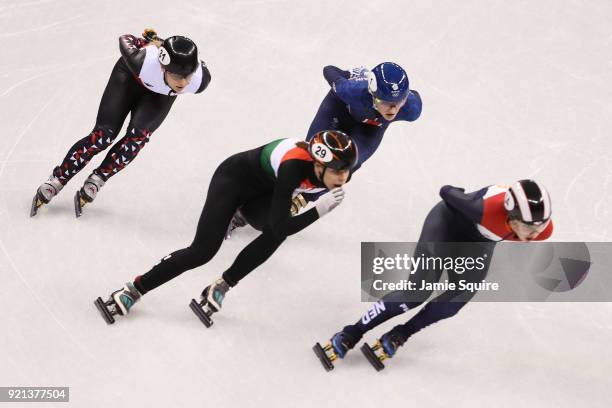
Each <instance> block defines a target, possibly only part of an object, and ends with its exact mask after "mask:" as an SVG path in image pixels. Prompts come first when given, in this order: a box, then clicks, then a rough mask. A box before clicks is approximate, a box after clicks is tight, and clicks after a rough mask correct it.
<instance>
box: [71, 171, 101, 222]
mask: <svg viewBox="0 0 612 408" xmlns="http://www.w3.org/2000/svg"><path fill="white" fill-rule="evenodd" d="M104 184H105V182H104V180H102V177H100V176H98V175H97V174H95V173H92V174H90V176H89V177H87V180H85V183H84V184H83V187H81V189H80V190H78V191H77V192H76V194H75V195H74V214H75V215H76V217H77V218H79V217H80V216H81V215H83V207H85V205H86V204H87V203H91V202H92V201H93V200H95V199H96V196H97V195H98V191H100V189H101V188H102V186H103V185H104Z"/></svg>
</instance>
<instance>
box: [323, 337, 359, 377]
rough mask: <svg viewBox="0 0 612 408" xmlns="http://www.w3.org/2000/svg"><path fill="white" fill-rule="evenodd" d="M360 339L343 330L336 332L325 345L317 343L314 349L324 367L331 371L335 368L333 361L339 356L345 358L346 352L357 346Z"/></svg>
mask: <svg viewBox="0 0 612 408" xmlns="http://www.w3.org/2000/svg"><path fill="white" fill-rule="evenodd" d="M358 341H359V339H355V338H354V337H353V336H351V335H350V334H348V333H346V332H344V331H341V332H338V333H336V334H334V335H333V336H332V338H331V340H330V341H329V342H328V343H327V344H326V345H325V346H324V347H321V344H319V343H317V344H315V345H314V346H313V347H312V350H313V351H314V352H315V354H316V355H317V357H318V358H319V361H321V364H323V368H325V370H326V371H331V370H333V369H334V364H333V362H334V361H335V360H337V359H338V358H344V356H346V353H348V351H349V350H351V349H352V348H353V347H355V344H357V342H358Z"/></svg>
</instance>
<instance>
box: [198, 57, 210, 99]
mask: <svg viewBox="0 0 612 408" xmlns="http://www.w3.org/2000/svg"><path fill="white" fill-rule="evenodd" d="M200 65H201V66H202V83H201V84H200V87H199V88H198V90H197V91H195V93H197V94H198V93H200V92H202V91H203V90H205V89H206V87H207V86H208V84H209V83H210V79H211V77H210V71H209V70H208V67H207V66H206V63H205V62H204V61H200Z"/></svg>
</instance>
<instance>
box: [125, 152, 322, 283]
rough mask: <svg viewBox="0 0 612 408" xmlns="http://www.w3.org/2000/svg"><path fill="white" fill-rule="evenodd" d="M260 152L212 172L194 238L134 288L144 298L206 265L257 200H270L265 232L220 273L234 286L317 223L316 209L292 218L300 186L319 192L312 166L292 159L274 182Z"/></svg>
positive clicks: (233, 159) (237, 158)
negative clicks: (239, 213) (242, 211)
mask: <svg viewBox="0 0 612 408" xmlns="http://www.w3.org/2000/svg"><path fill="white" fill-rule="evenodd" d="M262 149H263V146H262V147H259V148H256V149H253V150H249V151H246V152H242V153H238V154H235V155H233V156H231V157H230V158H228V159H226V160H225V161H224V162H222V163H221V164H220V165H219V167H218V168H217V170H216V171H215V173H214V175H213V177H212V180H211V182H210V186H209V188H208V194H207V196H206V203H205V204H204V209H203V210H202V215H201V216H200V220H199V222H198V227H197V230H196V234H195V238H194V239H193V242H192V243H191V245H189V246H188V247H187V248H183V249H180V250H178V251H175V252H173V253H171V254H170V255H168V256H166V257H164V258H163V259H162V260H161V262H160V263H158V264H157V265H155V266H154V267H153V268H152V269H151V270H150V271H149V272H147V273H145V274H144V275H142V276H139V277H137V278H136V280H135V281H134V285H135V286H136V288H137V289H138V290H139V291H140V292H141V293H143V294H144V293H146V292H148V291H150V290H152V289H155V288H156V287H158V286H160V285H162V284H164V283H166V282H168V281H169V280H171V279H173V278H175V277H177V276H178V275H180V274H181V273H183V272H185V271H187V270H189V269H193V268H196V267H198V266H201V265H204V264H205V263H207V262H208V261H210V260H211V259H212V258H213V257H214V256H215V254H216V253H217V251H218V250H219V248H220V247H221V244H222V243H223V239H224V237H225V232H226V230H227V226H228V224H229V222H230V220H231V219H232V217H233V215H234V213H235V211H236V210H237V209H238V208H239V207H240V206H242V205H245V204H247V203H249V202H252V201H256V200H258V199H260V198H261V197H270V196H271V201H270V206H269V210H268V213H267V216H266V218H265V224H264V225H263V232H262V233H261V234H260V235H259V236H258V237H257V238H256V239H255V240H253V241H252V242H251V243H250V244H248V245H247V246H246V247H245V248H244V249H243V250H242V251H241V252H240V253H239V254H238V256H237V257H236V260H235V261H234V263H233V264H232V265H231V266H230V267H229V268H228V269H227V270H226V271H225V272H224V273H223V279H224V280H225V281H226V282H227V283H228V284H229V285H230V286H234V285H236V284H237V283H238V282H239V281H240V280H241V279H242V278H244V277H245V276H246V275H248V274H249V273H250V272H251V271H252V270H254V269H255V268H257V267H258V266H259V265H261V264H262V263H264V262H265V261H266V260H267V259H268V258H269V257H270V256H271V255H272V254H273V253H274V252H275V251H276V249H277V248H278V247H279V246H280V245H281V244H282V242H283V241H284V240H285V238H286V237H287V236H289V235H292V234H295V233H296V232H298V231H300V230H302V229H304V228H306V227H307V226H308V225H310V224H312V223H313V222H315V221H316V220H317V219H318V218H319V214H318V212H317V210H316V208H312V209H310V210H308V211H305V212H303V213H302V214H300V215H297V216H294V217H292V216H291V213H290V208H291V203H292V198H293V192H294V190H295V189H296V188H298V187H299V186H300V185H301V184H302V182H303V181H304V180H308V181H309V182H310V183H311V184H312V185H315V186H319V187H323V185H322V184H321V182H320V181H319V180H318V178H317V177H316V175H315V174H314V165H313V162H312V161H308V160H302V159H290V160H287V161H285V162H283V163H282V164H281V165H280V167H279V169H278V175H277V177H276V178H273V177H271V176H270V175H269V174H268V173H266V172H265V171H264V169H263V168H262V165H261V154H262Z"/></svg>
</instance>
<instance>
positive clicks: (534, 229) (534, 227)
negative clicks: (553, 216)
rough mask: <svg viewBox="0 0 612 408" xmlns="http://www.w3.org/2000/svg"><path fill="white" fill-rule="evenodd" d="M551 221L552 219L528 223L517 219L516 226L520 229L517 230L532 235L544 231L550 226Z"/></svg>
mask: <svg viewBox="0 0 612 408" xmlns="http://www.w3.org/2000/svg"><path fill="white" fill-rule="evenodd" d="M549 222H550V220H546V221H542V222H539V223H526V222H522V221H519V220H517V223H516V227H517V228H518V229H519V231H517V232H521V233H523V234H524V235H531V234H535V233H537V234H539V233H541V232H542V231H544V230H545V229H546V227H548V223H549Z"/></svg>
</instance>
